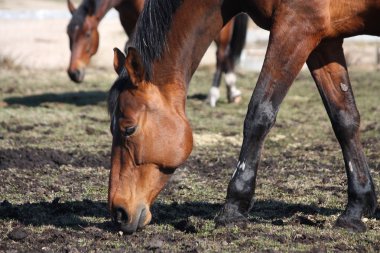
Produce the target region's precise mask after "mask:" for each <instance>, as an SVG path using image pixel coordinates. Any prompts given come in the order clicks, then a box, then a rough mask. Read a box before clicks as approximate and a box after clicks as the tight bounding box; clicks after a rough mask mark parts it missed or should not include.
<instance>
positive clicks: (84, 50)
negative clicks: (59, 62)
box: [67, 0, 99, 83]
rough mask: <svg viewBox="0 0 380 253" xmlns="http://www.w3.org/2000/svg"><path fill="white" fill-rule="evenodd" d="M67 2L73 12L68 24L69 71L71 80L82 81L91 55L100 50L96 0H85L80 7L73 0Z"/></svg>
mask: <svg viewBox="0 0 380 253" xmlns="http://www.w3.org/2000/svg"><path fill="white" fill-rule="evenodd" d="M67 4H68V7H69V10H70V12H71V14H72V18H71V20H70V23H69V24H68V26H67V34H68V36H69V40H70V50H71V58H70V65H69V68H68V70H67V73H68V74H69V76H70V78H71V80H73V81H74V82H77V83H80V82H82V81H83V78H84V74H85V67H86V66H87V65H88V63H89V62H90V58H91V56H92V55H94V54H95V53H96V51H97V50H98V45H99V33H98V29H97V28H98V24H99V18H98V17H97V16H96V14H95V10H96V2H95V0H84V1H83V3H82V4H81V5H80V6H79V7H78V8H75V7H74V5H73V3H72V2H71V0H67Z"/></svg>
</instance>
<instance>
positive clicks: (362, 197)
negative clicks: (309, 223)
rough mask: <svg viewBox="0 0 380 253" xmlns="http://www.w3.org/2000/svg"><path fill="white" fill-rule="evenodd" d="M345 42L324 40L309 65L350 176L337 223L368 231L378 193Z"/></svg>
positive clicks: (311, 56) (313, 54)
mask: <svg viewBox="0 0 380 253" xmlns="http://www.w3.org/2000/svg"><path fill="white" fill-rule="evenodd" d="M342 44H343V40H342V39H340V40H337V41H328V42H323V43H321V44H320V45H319V46H318V47H317V48H316V49H315V50H314V51H313V52H312V54H311V55H310V57H309V59H308V61H307V64H308V66H309V69H310V71H311V73H312V75H313V78H314V80H315V83H316V84H317V87H318V90H319V93H320V94H321V97H322V100H323V103H324V105H325V107H326V111H327V113H328V115H329V117H330V120H331V123H332V126H333V129H334V132H335V135H336V137H337V139H338V141H339V143H340V146H341V147H342V151H343V157H344V162H345V167H346V173H347V178H348V204H347V206H346V210H345V211H344V212H343V214H342V215H341V216H340V217H339V218H338V220H337V222H336V225H337V226H339V227H344V228H348V229H350V230H353V231H359V232H361V231H365V230H366V227H365V225H364V223H363V222H362V221H361V218H362V215H363V214H372V213H373V212H374V211H375V209H376V194H375V189H374V185H373V182H372V178H371V175H370V173H369V168H368V164H367V161H366V157H365V154H364V152H363V149H362V146H361V144H360V140H359V125H360V116H359V112H358V110H357V108H356V105H355V100H354V95H353V93H352V89H351V83H350V79H349V77H348V73H347V66H346V61H345V57H344V53H343V48H342Z"/></svg>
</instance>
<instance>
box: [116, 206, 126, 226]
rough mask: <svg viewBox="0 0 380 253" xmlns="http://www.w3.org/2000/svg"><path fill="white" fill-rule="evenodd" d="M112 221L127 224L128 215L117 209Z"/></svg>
mask: <svg viewBox="0 0 380 253" xmlns="http://www.w3.org/2000/svg"><path fill="white" fill-rule="evenodd" d="M114 219H115V221H116V222H117V223H124V222H127V221H128V214H127V212H126V211H125V210H124V209H123V208H121V207H118V208H116V209H115V211H114Z"/></svg>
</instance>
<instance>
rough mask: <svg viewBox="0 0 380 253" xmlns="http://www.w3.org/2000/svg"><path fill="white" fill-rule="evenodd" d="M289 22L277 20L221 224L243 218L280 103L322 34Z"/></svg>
mask: <svg viewBox="0 0 380 253" xmlns="http://www.w3.org/2000/svg"><path fill="white" fill-rule="evenodd" d="M286 20H287V21H289V23H288V24H287V23H284V22H282V23H281V24H277V25H276V24H274V26H273V28H272V30H271V35H270V39H269V45H268V50H267V54H266V57H265V61H264V64H263V68H262V70H261V73H260V76H259V79H258V82H257V85H256V87H255V90H254V92H253V94H252V97H251V100H250V102H249V105H248V112H247V115H246V118H245V121H244V136H243V144H242V147H241V151H240V155H239V161H238V164H237V166H236V170H235V172H234V174H233V176H232V179H231V180H230V182H229V185H228V189H227V197H226V201H225V204H224V206H223V208H222V210H221V212H220V213H219V215H218V216H217V218H216V222H217V223H218V224H225V223H228V222H233V221H235V220H240V219H244V218H245V217H246V216H247V215H248V212H249V210H250V208H251V207H252V205H253V196H254V191H255V183H256V175H257V169H258V166H259V162H260V155H261V150H262V147H263V144H264V139H265V137H266V135H267V134H268V132H269V130H270V129H271V127H272V126H273V125H274V123H275V119H276V115H277V112H278V110H279V106H280V104H281V102H282V100H283V99H284V97H285V95H286V93H287V91H288V89H289V87H290V86H291V84H292V82H293V81H294V79H295V77H296V76H297V74H298V73H299V71H300V70H301V68H302V66H303V65H304V63H305V62H306V59H307V57H308V55H309V54H310V52H311V51H312V50H313V49H314V48H315V47H316V45H317V44H318V42H319V38H318V36H317V35H316V33H313V32H312V31H310V30H306V29H308V28H306V27H310V26H305V27H296V26H295V25H294V24H297V23H299V22H294V20H291V18H287V19H286Z"/></svg>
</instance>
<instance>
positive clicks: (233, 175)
mask: <svg viewBox="0 0 380 253" xmlns="http://www.w3.org/2000/svg"><path fill="white" fill-rule="evenodd" d="M237 170H238V169H237V168H236V169H235V171H234V174H232V178H234V177H235V174H236V171H237Z"/></svg>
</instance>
